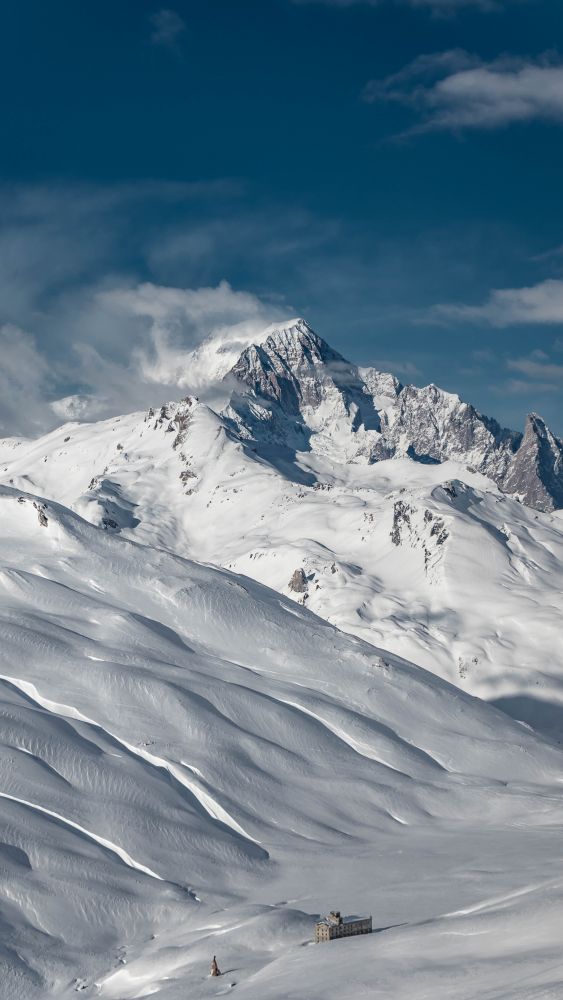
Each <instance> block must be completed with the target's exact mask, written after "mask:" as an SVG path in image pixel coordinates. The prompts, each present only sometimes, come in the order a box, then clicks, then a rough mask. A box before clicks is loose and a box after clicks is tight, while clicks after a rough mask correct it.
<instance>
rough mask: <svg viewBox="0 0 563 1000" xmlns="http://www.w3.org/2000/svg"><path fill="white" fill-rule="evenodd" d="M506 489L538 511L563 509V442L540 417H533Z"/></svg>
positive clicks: (504, 484) (528, 423) (512, 466)
mask: <svg viewBox="0 0 563 1000" xmlns="http://www.w3.org/2000/svg"><path fill="white" fill-rule="evenodd" d="M503 487H504V489H505V490H506V492H507V493H512V494H514V495H516V496H518V497H520V498H521V499H522V500H523V501H524V503H527V504H529V506H530V507H535V508H536V510H544V511H550V510H557V509H558V508H560V507H563V441H561V440H559V438H556V437H555V435H554V434H552V433H551V431H550V430H549V427H548V426H547V424H546V423H545V421H544V420H543V419H542V417H540V416H538V414H537V413H530V414H529V415H528V418H527V420H526V428H525V431H524V437H523V439H522V444H521V445H520V448H519V449H518V451H517V452H516V455H515V456H514V460H513V462H512V465H511V467H510V469H509V470H508V473H507V476H506V479H505V481H504V483H503Z"/></svg>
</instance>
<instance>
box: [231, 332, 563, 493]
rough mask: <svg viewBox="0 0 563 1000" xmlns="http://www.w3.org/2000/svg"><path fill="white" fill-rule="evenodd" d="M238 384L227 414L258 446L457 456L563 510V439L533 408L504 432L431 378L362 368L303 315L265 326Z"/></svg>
mask: <svg viewBox="0 0 563 1000" xmlns="http://www.w3.org/2000/svg"><path fill="white" fill-rule="evenodd" d="M229 376H230V377H231V378H232V377H235V378H236V379H237V380H238V382H239V385H240V391H237V392H235V393H233V395H232V397H231V402H230V405H229V407H228V408H227V410H226V412H225V416H226V417H227V418H228V419H229V420H230V421H231V422H232V424H233V425H234V428H235V430H236V432H237V433H238V434H240V435H241V436H242V437H243V438H246V439H252V440H253V441H255V442H256V443H257V445H258V448H259V447H260V444H263V445H267V444H272V443H275V444H277V445H282V446H285V447H288V448H291V449H292V450H294V451H307V450H309V451H314V452H316V453H318V454H321V455H324V456H326V457H329V458H330V459H332V460H334V461H337V462H339V463H347V462H366V463H371V462H377V461H382V460H385V459H388V458H400V457H405V456H406V457H409V458H412V459H413V460H414V461H418V462H432V463H434V462H436V463H439V462H443V461H446V460H448V459H453V460H456V461H458V462H463V463H464V464H466V465H468V466H469V467H471V468H472V469H475V470H476V471H478V472H481V473H483V474H484V475H486V476H488V477H489V478H490V479H492V480H493V481H494V482H495V483H496V484H497V485H498V486H499V487H500V488H501V489H503V490H504V491H505V492H507V493H510V494H514V495H516V496H518V497H519V498H520V499H521V500H522V501H523V502H524V503H527V504H529V505H530V506H532V507H535V508H536V509H538V510H544V511H545V510H553V509H556V508H559V507H563V442H561V441H560V440H559V439H557V438H556V437H554V435H553V434H552V433H551V432H550V431H549V429H548V428H547V427H546V425H545V424H544V422H543V421H542V420H541V418H540V417H537V416H536V415H532V416H531V417H530V418H529V420H528V424H527V427H526V434H525V435H524V437H523V436H522V434H520V433H517V432H516V431H511V430H507V429H506V428H503V427H501V426H500V424H498V423H497V421H496V420H493V419H491V418H490V417H486V416H484V415H483V414H481V413H479V412H478V411H477V410H476V409H475V408H474V407H473V406H471V405H470V404H469V403H465V402H464V401H463V400H461V399H460V398H459V396H456V395H454V394H452V393H449V392H444V390H442V389H439V388H438V387H437V386H435V385H428V386H425V387H424V388H419V387H417V386H413V385H407V386H403V385H402V384H401V382H399V380H398V379H397V378H395V376H394V375H391V374H389V373H386V372H378V371H376V370H375V369H373V368H357V367H356V366H355V365H352V364H350V363H349V362H348V361H346V360H345V358H343V357H342V356H341V355H340V354H338V353H337V352H336V351H333V350H332V348H331V347H329V345H328V344H326V343H325V341H324V340H322V339H321V338H320V337H318V336H317V334H316V333H314V332H313V330H311V328H310V327H309V326H308V325H307V323H305V321H304V320H297V321H295V322H294V323H292V324H290V325H289V326H287V327H282V328H280V329H277V330H273V331H272V330H270V331H268V335H267V337H266V339H265V340H264V342H263V343H262V344H257V345H252V346H250V347H247V348H246V349H245V350H244V351H243V352H242V354H241V355H240V357H239V359H238V361H237V362H236V364H235V365H234V367H233V368H232V369H231V372H230V373H229Z"/></svg>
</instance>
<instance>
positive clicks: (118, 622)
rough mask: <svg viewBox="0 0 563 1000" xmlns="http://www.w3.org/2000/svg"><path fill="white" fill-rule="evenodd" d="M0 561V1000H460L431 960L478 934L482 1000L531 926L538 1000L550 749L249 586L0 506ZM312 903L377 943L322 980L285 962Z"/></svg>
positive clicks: (34, 510) (24, 505)
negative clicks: (235, 996) (211, 999)
mask: <svg viewBox="0 0 563 1000" xmlns="http://www.w3.org/2000/svg"><path fill="white" fill-rule="evenodd" d="M0 543H1V546H0V551H1V553H2V555H1V560H0V563H1V574H0V639H1V643H0V674H1V679H0V688H1V698H2V708H1V712H0V760H1V762H2V769H1V780H0V797H1V799H2V810H1V813H0V826H1V834H0V858H1V862H0V863H1V867H2V879H1V882H0V914H1V920H2V926H3V936H2V950H1V951H0V962H1V964H2V976H1V977H0V997H2V1000H20V998H22V1000H23V998H24V997H25V998H26V1000H33V998H46V997H65V996H74V995H76V991H78V992H80V993H82V994H83V995H85V996H102V997H108V998H109V997H113V998H119V1000H125V998H127V997H140V996H146V995H149V994H153V995H154V994H156V995H159V996H160V995H161V996H162V997H164V998H168V1000H180V997H185V996H186V995H189V996H193V997H197V998H199V997H205V996H215V995H222V994H223V993H224V991H225V989H227V990H229V983H230V982H235V981H236V983H237V986H236V987H234V989H236V991H237V993H239V994H240V995H241V996H248V997H249V998H251V997H258V996H260V997H263V998H269V997H277V998H281V997H286V996H287V997H289V996H294V997H304V996H307V997H314V996H317V995H318V996H320V995H321V993H323V995H324V996H327V995H331V994H330V990H331V989H332V984H334V983H335V982H336V983H338V984H339V985H338V991H337V992H338V993H339V995H342V996H350V997H351V996H353V995H354V996H356V995H362V994H361V992H360V993H359V992H358V989H359V988H360V986H361V988H362V989H363V990H364V995H374V993H373V992H370V990H371V991H373V984H374V976H379V977H381V990H383V991H384V990H389V989H391V990H392V991H393V992H394V994H395V993H396V995H397V996H404V997H411V998H412V1000H414V998H415V997H417V998H418V997H420V995H421V994H420V985H419V984H420V983H421V982H424V983H425V984H430V986H429V987H428V988H429V989H431V990H433V992H432V995H433V996H443V997H446V996H454V995H455V996H459V997H462V996H467V997H468V996H469V995H470V994H469V993H467V991H466V992H465V993H464V992H463V989H464V988H465V987H464V984H463V983H460V990H459V991H458V993H456V994H453V993H448V992H447V990H446V992H444V988H443V986H441V985H440V984H441V981H442V980H443V977H444V975H445V974H447V973H444V963H446V965H447V964H448V963H451V962H452V961H453V959H452V953H450V951H449V949H448V950H445V949H444V945H443V943H442V941H443V936H444V934H446V935H448V934H449V933H450V928H451V932H452V933H453V934H454V935H462V936H463V939H464V941H465V939H467V940H468V941H469V942H470V941H471V938H472V936H473V935H474V934H480V933H482V932H484V933H486V934H487V942H488V944H487V948H486V949H485V950H482V949H481V950H480V953H479V963H481V965H479V963H477V965H478V966H479V967H478V976H480V977H482V980H481V979H479V980H478V981H479V982H481V981H482V982H483V983H484V984H489V983H490V982H492V971H491V963H492V962H493V961H497V959H498V960H499V961H502V963H504V964H502V965H501V966H500V973H499V975H500V979H497V982H498V983H503V978H502V977H503V976H504V975H505V971H504V970H505V969H506V966H507V963H508V959H509V957H510V956H509V949H507V946H506V934H507V932H509V933H511V934H512V933H516V934H519V935H520V937H521V938H522V937H523V931H522V929H521V928H522V927H523V925H524V924H525V922H527V921H528V920H530V919H533V921H534V928H535V929H534V937H533V939H532V941H530V940H529V939H528V943H527V949H528V950H527V951H524V952H523V953H522V955H521V959H520V960H521V963H522V966H521V968H520V973H522V968H525V971H526V974H528V975H529V976H531V980H532V984H536V985H537V984H538V983H543V982H544V981H545V976H546V968H547V967H548V966H549V963H550V962H551V961H552V955H553V952H554V949H555V942H554V938H553V934H552V932H551V930H550V928H551V925H552V923H553V922H554V921H556V920H557V919H558V918H559V916H560V913H561V896H560V889H559V884H558V883H557V882H555V881H553V874H552V869H553V866H554V864H555V859H556V858H557V857H558V856H559V854H560V829H561V822H562V820H563V802H562V800H561V795H560V789H561V781H562V780H563V753H562V752H561V750H560V749H559V748H558V747H556V746H554V745H551V744H549V743H547V742H543V741H542V740H540V739H539V738H538V737H536V736H535V735H534V734H533V733H532V732H531V731H530V730H529V729H527V728H526V727H524V726H522V725H521V724H518V723H515V722H512V721H511V720H510V719H509V718H508V717H507V716H506V715H504V714H503V713H501V712H499V711H496V710H495V709H493V708H490V707H489V706H487V705H485V704H483V703H481V702H479V701H478V700H475V699H473V698H471V697H469V696H468V695H466V694H464V693H463V692H461V691H459V690H457V689H455V688H452V687H451V686H449V685H448V684H446V683H444V682H443V681H441V680H439V679H438V678H436V677H434V676H433V675H431V674H428V673H426V672H424V671H422V670H420V669H419V668H417V667H415V666H413V665H411V664H409V663H407V662H404V661H401V660H399V659H397V658H396V657H395V656H393V655H391V654H388V653H387V652H381V651H378V650H377V649H375V648H374V647H372V646H370V645H368V644H366V643H365V642H363V641H361V640H359V639H356V638H354V637H350V636H347V635H346V634H344V633H342V632H339V631H337V630H336V629H335V628H333V627H332V626H331V625H329V624H327V623H325V622H323V621H322V620H321V619H319V618H317V617H315V616H314V615H312V614H311V613H310V612H309V611H308V610H306V609H304V608H301V607H299V606H298V605H297V604H295V602H293V601H291V600H289V599H287V598H284V597H281V596H280V595H278V594H277V593H275V592H274V591H271V590H268V589H264V588H263V587H261V586H260V585H259V584H257V583H255V582H253V581H252V580H250V579H248V578H245V577H239V576H236V575H233V574H231V573H228V572H226V571H224V570H219V569H215V568H213V567H206V566H202V565H198V564H196V563H193V562H190V561H187V560H185V559H182V558H181V557H179V556H175V555H173V554H171V553H169V552H166V551H164V550H159V549H157V548H155V547H149V546H147V545H139V544H135V543H132V542H130V541H127V540H126V539H125V538H123V537H121V536H120V535H119V533H115V532H111V531H107V530H104V529H103V528H100V527H95V526H93V525H91V524H90V523H88V522H87V521H85V520H83V519H82V518H81V517H79V516H77V515H76V514H73V513H72V512H71V511H70V510H68V509H66V508H64V507H62V506H59V505H57V504H56V503H53V502H51V501H44V500H42V499H40V498H38V497H36V496H34V495H32V494H29V493H26V494H23V493H21V492H20V491H17V490H14V489H11V488H7V487H4V488H2V489H1V491H0ZM328 861H329V862H330V864H329V865H328V866H327V862H328ZM421 873H423V878H422V886H421ZM550 873H551V874H550ZM549 879H551V880H552V883H551V882H550V885H549V887H548V889H547V890H546V891H543V890H542V891H541V892H538V887H541V886H542V885H543V883H545V882H547V881H548V880H549ZM520 893H522V894H523V895H522V900H523V901H522V902H521V901H520V896H519V895H518V894H520ZM490 901H492V902H490ZM330 905H341V907H342V909H345V910H347V911H349V912H350V911H354V910H356V911H369V912H373V913H374V918H375V923H376V926H377V927H385V926H389V925H391V924H394V925H397V926H396V927H395V929H394V930H393V931H392V932H385V934H384V935H383V934H382V935H375V936H374V937H373V938H372V939H369V940H366V942H362V944H365V948H364V950H363V951H362V952H361V959H358V956H359V954H360V953H359V952H358V947H359V946H360V942H344V943H342V944H338V945H335V946H334V947H335V948H336V949H340V951H342V950H345V951H346V955H345V957H344V958H343V959H342V960H340V961H339V962H338V963H337V965H336V966H335V965H334V962H335V960H336V953H334V955H333V952H332V951H330V950H329V952H328V953H323V954H322V955H320V954H319V952H318V949H314V948H311V949H304V948H303V947H302V945H303V944H304V943H306V942H307V941H308V940H309V939H310V936H311V927H312V921H313V918H314V916H315V914H318V912H319V911H321V910H323V909H325V908H326V907H327V906H330ZM468 907H469V908H473V907H476V908H477V909H476V910H475V913H474V914H465V915H464V914H458V915H457V916H455V915H454V916H449V917H447V916H443V914H447V913H450V911H452V910H459V909H460V908H461V909H466V908H468ZM401 926H402V929H401ZM384 942H387V943H384ZM323 947H325V946H323ZM328 947H329V948H332V946H328ZM214 953H217V954H218V957H219V958H220V964H222V965H223V968H224V970H225V971H226V976H225V977H224V978H223V977H222V978H221V979H219V980H218V981H214V980H210V979H208V978H207V969H208V964H209V961H210V958H211V956H212V954H214ZM456 953H457V954H459V955H460V956H461V958H462V959H463V961H464V962H465V963H466V965H474V964H475V961H474V960H473V958H472V951H471V948H470V947H469V945H468V944H465V943H463V942H461V941H460V943H459V945H458V946H456V950H455V951H454V952H453V954H456ZM382 956H384V959H383V957H382ZM407 956H408V961H409V963H410V964H409V966H408V968H409V970H410V971H409V973H408V976H406V975H405V959H406V957H407ZM327 960H328V964H327ZM358 960H359V961H361V962H362V963H364V965H363V966H362V973H361V975H360V977H359V979H358V973H357V962H358ZM353 969H355V971H352V970H353ZM420 977H422V979H421V978H420ZM515 982H516V976H515V974H514V972H511V973H510V983H508V981H504V985H510V984H513V983H515ZM304 983H305V986H304ZM362 983H363V984H364V985H363V986H362V985H361V984H362ZM354 984H356V985H354ZM358 984H360V985H359V986H358ZM399 984H400V989H401V990H402V992H398V990H399ZM417 984H418V985H417ZM466 985H467V984H465V986H466ZM352 987H353V989H354V990H356V992H352ZM378 988H379V987H378ZM425 988H426V985H425ZM447 988H448V989H449V986H448V987H447ZM347 990H348V992H346V991H347ZM440 990H441V991H442V992H440ZM381 995H385V993H384V992H382V993H381ZM508 995H514V996H517V995H520V994H517V993H514V994H508ZM523 995H524V994H522V996H523ZM530 995H531V994H530ZM546 995H549V994H546ZM554 995H555V994H554Z"/></svg>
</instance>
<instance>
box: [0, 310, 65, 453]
mask: <svg viewBox="0 0 563 1000" xmlns="http://www.w3.org/2000/svg"><path fill="white" fill-rule="evenodd" d="M0 357H1V359H2V364H1V365H0V427H5V428H7V429H9V430H10V432H11V433H12V434H14V435H18V436H26V435H31V436H33V435H36V434H39V433H42V432H43V433H44V432H45V431H47V430H49V429H50V428H51V427H52V426H53V424H54V420H53V417H52V414H50V413H49V408H48V405H47V402H46V394H47V391H48V387H49V365H48V363H47V360H46V359H45V358H44V357H43V355H42V354H41V352H40V351H39V350H38V348H37V344H36V343H35V340H34V339H33V337H31V336H30V335H29V334H28V333H25V331H24V330H20V329H19V328H18V327H17V326H12V325H11V324H5V325H4V326H2V327H0Z"/></svg>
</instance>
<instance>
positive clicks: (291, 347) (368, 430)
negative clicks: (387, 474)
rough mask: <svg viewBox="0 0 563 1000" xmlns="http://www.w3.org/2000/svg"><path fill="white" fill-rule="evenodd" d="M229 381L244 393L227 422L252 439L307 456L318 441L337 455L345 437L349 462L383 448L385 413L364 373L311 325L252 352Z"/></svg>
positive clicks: (283, 332) (284, 332)
mask: <svg viewBox="0 0 563 1000" xmlns="http://www.w3.org/2000/svg"><path fill="white" fill-rule="evenodd" d="M228 377H229V378H233V377H235V378H236V379H237V380H238V382H239V384H240V386H241V392H240V393H234V394H233V396H232V398H231V404H230V407H229V408H228V411H227V416H229V417H230V418H231V419H233V421H234V423H235V424H236V427H237V430H238V431H239V432H242V433H243V435H245V436H247V437H249V436H250V437H254V436H255V435H256V433H258V434H259V436H261V437H262V438H264V436H266V437H269V438H270V439H273V440H275V441H276V442H278V443H282V444H286V445H289V446H290V447H294V448H303V446H304V444H305V445H306V444H307V443H308V441H309V439H310V437H311V435H312V434H315V435H318V436H319V441H318V442H317V444H318V445H319V446H318V447H317V448H316V449H315V450H318V451H332V450H333V449H332V444H333V442H334V440H335V438H336V437H338V439H339V446H340V447H341V448H342V447H344V450H345V452H346V455H345V460H350V459H351V458H353V457H354V455H355V454H361V455H364V456H366V457H368V456H369V455H370V453H371V450H372V449H373V448H374V447H375V445H376V440H375V438H376V436H377V435H378V432H379V429H380V418H379V413H378V410H377V408H376V406H375V403H374V399H373V396H372V395H371V394H370V392H369V391H368V390H367V389H366V386H365V384H364V381H363V380H362V378H361V376H360V374H359V370H358V369H357V368H356V367H355V365H352V364H350V362H349V361H346V360H345V359H344V358H343V357H342V356H341V355H340V354H338V353H337V352H336V351H333V350H332V348H331V347H329V346H328V344H327V343H325V341H324V340H322V339H321V338H320V337H318V336H317V334H316V333H314V332H313V331H312V330H311V328H310V327H309V326H308V325H307V323H305V321H304V320H298V321H297V322H296V323H295V324H293V325H292V326H289V327H283V328H281V329H279V330H276V331H274V332H272V333H271V334H270V335H269V336H268V337H267V339H266V340H265V341H264V343H263V344H260V345H252V346H251V347H248V348H246V350H244V351H243V353H242V354H241V356H240V358H239V360H238V361H237V363H236V364H235V365H234V366H233V368H232V369H231V371H230V372H229V375H228ZM390 378H392V376H390ZM323 435H324V436H325V441H324V446H323V445H321V444H320V439H321V438H322V436H323ZM328 438H330V439H331V441H328V440H327V439H328Z"/></svg>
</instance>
